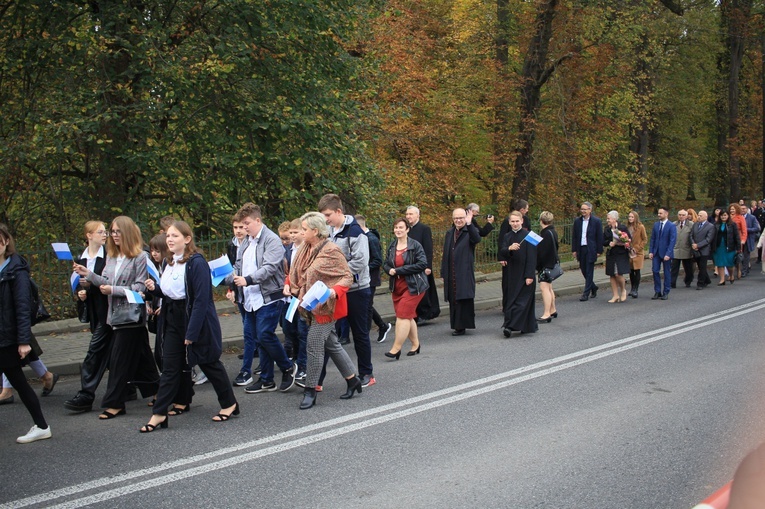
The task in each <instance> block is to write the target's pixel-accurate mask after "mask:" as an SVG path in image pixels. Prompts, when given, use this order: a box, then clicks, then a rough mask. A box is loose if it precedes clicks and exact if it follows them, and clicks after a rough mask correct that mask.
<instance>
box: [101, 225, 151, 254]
mask: <svg viewBox="0 0 765 509" xmlns="http://www.w3.org/2000/svg"><path fill="white" fill-rule="evenodd" d="M115 226H116V227H117V228H118V229H119V231H120V246H119V247H117V244H115V243H114V238H113V236H112V233H111V230H113V229H114V227H115ZM109 230H110V231H109V238H108V239H106V253H107V254H108V255H109V256H111V257H112V258H116V257H118V256H119V255H121V254H123V255H125V257H127V258H135V257H136V256H138V255H139V254H141V253H142V252H143V238H141V229H140V228H139V227H138V225H137V224H135V222H134V221H133V220H132V219H130V218H129V217H128V216H117V217H115V218H114V221H112V224H111V227H110V228H109Z"/></svg>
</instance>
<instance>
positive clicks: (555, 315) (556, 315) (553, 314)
mask: <svg viewBox="0 0 765 509" xmlns="http://www.w3.org/2000/svg"><path fill="white" fill-rule="evenodd" d="M635 297H637V295H635ZM550 316H552V317H553V318H558V312H557V311H556V312H555V313H550Z"/></svg>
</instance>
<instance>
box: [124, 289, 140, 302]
mask: <svg viewBox="0 0 765 509" xmlns="http://www.w3.org/2000/svg"><path fill="white" fill-rule="evenodd" d="M125 298H126V299H127V301H128V302H129V303H131V304H143V297H141V294H140V293H138V292H134V291H132V290H125Z"/></svg>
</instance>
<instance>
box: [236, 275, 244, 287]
mask: <svg viewBox="0 0 765 509" xmlns="http://www.w3.org/2000/svg"><path fill="white" fill-rule="evenodd" d="M234 284H235V285H236V286H247V280H246V279H245V278H244V276H234Z"/></svg>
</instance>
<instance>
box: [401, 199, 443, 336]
mask: <svg viewBox="0 0 765 509" xmlns="http://www.w3.org/2000/svg"><path fill="white" fill-rule="evenodd" d="M406 221H407V222H408V223H409V238H410V239H414V240H416V241H417V242H419V243H420V244H422V249H424V250H425V258H427V259H428V267H427V268H426V269H425V275H426V276H427V278H428V285H430V286H429V287H428V290H427V291H426V292H425V295H423V297H422V300H420V303H419V304H418V305H417V323H418V324H422V323H423V322H424V321H426V320H432V319H433V318H436V317H437V316H438V315H440V314H441V305H440V304H439V302H438V288H436V279H435V276H433V232H432V231H431V230H430V226H428V225H426V224H423V223H422V222H421V221H420V209H418V208H417V207H415V206H414V205H410V206H408V207H407V208H406Z"/></svg>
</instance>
